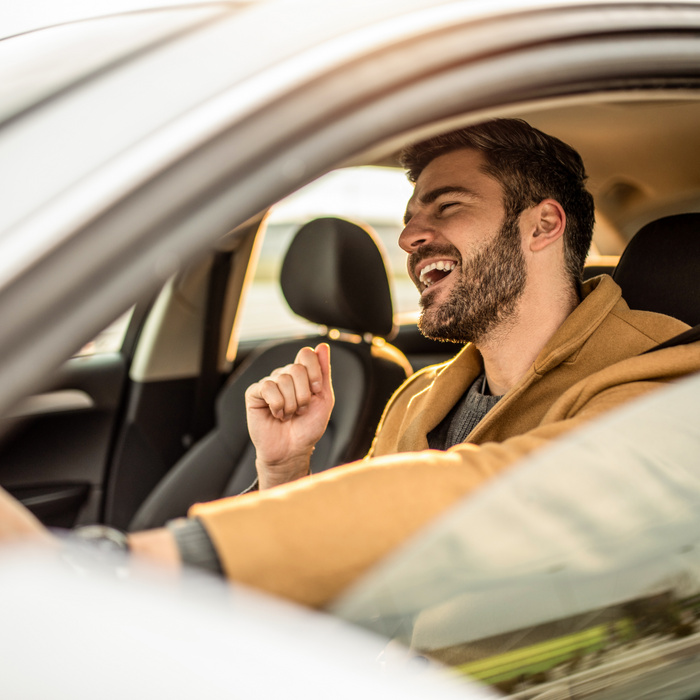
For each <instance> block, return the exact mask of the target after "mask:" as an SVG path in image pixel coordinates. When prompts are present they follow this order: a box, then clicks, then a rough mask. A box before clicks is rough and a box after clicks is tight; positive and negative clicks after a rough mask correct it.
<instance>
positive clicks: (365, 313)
mask: <svg viewBox="0 0 700 700" xmlns="http://www.w3.org/2000/svg"><path fill="white" fill-rule="evenodd" d="M281 284H282V293H283V294H284V296H285V298H286V300H287V303H288V304H289V306H290V307H291V309H292V311H294V313H296V314H298V315H299V316H302V317H303V318H306V319H308V320H309V321H312V322H313V323H319V324H321V325H324V326H328V327H329V328H337V329H341V330H345V331H351V332H352V333H357V334H360V335H364V334H365V333H371V334H372V335H376V336H380V337H387V336H389V335H390V334H391V332H392V331H393V328H394V319H393V309H392V305H391V291H390V289H389V280H388V278H387V272H386V265H385V264H384V257H383V255H382V253H381V250H380V249H379V247H378V244H377V240H376V238H375V234H374V233H373V232H372V231H371V230H369V229H366V228H363V227H362V226H358V225H357V224H353V223H350V222H349V221H345V220H343V219H336V218H332V217H328V218H323V219H315V220H314V221H310V222H309V223H308V224H305V225H304V226H302V227H301V228H300V229H299V231H298V232H297V234H296V236H295V237H294V240H293V241H292V243H291V245H290V247H289V250H288V251H287V255H286V256H285V258H284V263H283V265H282V275H281Z"/></svg>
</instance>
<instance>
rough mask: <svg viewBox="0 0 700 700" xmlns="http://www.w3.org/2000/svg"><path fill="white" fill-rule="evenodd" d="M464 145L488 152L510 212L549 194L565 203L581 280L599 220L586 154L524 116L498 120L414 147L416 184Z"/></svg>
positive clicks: (568, 237) (568, 249)
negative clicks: (437, 161)
mask: <svg viewBox="0 0 700 700" xmlns="http://www.w3.org/2000/svg"><path fill="white" fill-rule="evenodd" d="M462 148H472V149H475V150H477V151H480V152H481V153H483V154H484V157H485V159H486V167H485V168H484V171H485V172H486V173H487V174H489V175H491V176H492V177H493V178H495V179H496V180H498V181H499V182H500V183H501V186H502V187H503V192H504V206H505V209H506V217H510V216H518V215H519V214H520V213H521V212H523V211H524V210H525V209H527V208H528V207H531V206H535V205H537V204H539V203H540V202H541V201H542V200H544V199H548V198H552V199H555V200H556V201H557V202H559V204H561V206H562V207H563V209H564V211H565V212H566V230H565V232H564V261H565V264H566V270H567V273H568V274H569V276H570V277H571V279H572V280H573V281H574V284H575V285H578V284H579V283H580V281H581V278H582V275H583V264H584V262H585V260H586V256H587V255H588V249H589V247H590V245H591V238H592V236H593V222H594V205H593V197H592V196H591V194H590V193H589V192H588V190H587V189H586V186H585V183H586V179H587V177H588V176H587V175H586V171H585V168H584V166H583V161H582V160H581V156H580V155H579V154H578V153H577V152H576V151H575V150H574V149H573V148H571V146H568V145H567V144H565V143H564V142H563V141H560V140H559V139H557V138H555V137H554V136H549V135H547V134H544V133H542V132H541V131H538V130H537V129H535V128H534V127H532V126H530V125H529V124H528V123H527V122H524V121H522V120H521V119H494V120H492V121H488V122H484V123H483V124H477V125H475V126H470V127H467V128H465V129H459V130H457V131H452V132H450V133H447V134H442V135H440V136H435V137H433V138H431V139H427V140H426V141H422V142H421V143H417V144H414V145H412V146H408V147H407V148H406V149H404V151H403V152H402V153H401V156H400V162H401V165H402V166H403V167H404V168H406V171H407V175H408V179H409V180H410V181H411V182H414V183H415V182H416V180H417V179H418V176H419V175H420V174H421V173H422V172H423V169H424V168H425V167H426V166H427V165H428V163H430V162H431V161H432V160H434V159H435V158H437V157H438V156H441V155H444V154H446V153H449V152H451V151H456V150H458V149H462Z"/></svg>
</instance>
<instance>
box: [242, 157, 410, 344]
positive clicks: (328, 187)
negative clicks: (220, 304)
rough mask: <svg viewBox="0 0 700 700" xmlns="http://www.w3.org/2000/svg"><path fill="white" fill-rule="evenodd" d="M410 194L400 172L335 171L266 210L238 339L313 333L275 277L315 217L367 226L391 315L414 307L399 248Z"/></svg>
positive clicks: (378, 170)
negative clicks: (380, 255) (383, 265)
mask: <svg viewBox="0 0 700 700" xmlns="http://www.w3.org/2000/svg"><path fill="white" fill-rule="evenodd" d="M412 192H413V186H412V185H411V184H410V183H409V182H408V180H407V179H406V176H405V174H404V172H403V171H402V170H399V169H397V168H380V167H361V168H346V169H343V170H337V171H334V172H332V173H329V174H328V175H326V176H324V177H322V178H320V179H319V180H316V181H315V182H313V183H311V184H310V185H308V186H307V187H304V188H303V189H301V190H299V191H298V192H296V193H295V194H293V195H292V196H290V197H288V198H287V199H285V200H283V201H281V202H280V203H279V204H277V205H276V206H275V207H274V208H273V209H272V212H271V214H270V218H269V220H268V227H267V233H266V234H265V240H264V242H263V246H262V250H261V253H260V259H259V261H258V267H257V271H256V274H255V278H254V280H253V284H252V286H251V289H250V291H249V293H248V297H247V299H246V303H245V308H244V311H243V316H242V319H241V327H240V328H241V335H240V339H241V340H244V341H245V340H257V339H263V338H272V337H283V336H287V335H292V334H294V333H304V332H314V331H315V330H316V326H315V325H313V324H311V323H308V322H307V321H305V320H304V319H301V318H299V317H298V316H295V315H294V313H293V312H292V311H291V309H290V308H289V307H288V306H287V303H286V301H285V300H284V297H283V296H282V291H281V289H280V284H279V279H280V270H281V267H282V261H283V260H284V255H285V253H286V251H287V248H288V247H289V244H290V242H291V240H292V237H293V236H294V234H295V233H296V231H297V230H298V229H299V227H300V226H302V225H303V224H305V223H306V222H307V221H311V220H312V219H315V218H317V217H319V216H339V217H342V218H346V219H350V220H352V221H355V222H357V223H360V224H367V225H369V226H371V227H372V228H373V229H374V231H375V232H376V233H377V234H378V236H379V238H380V240H381V242H382V243H383V247H384V252H385V253H386V260H387V264H388V267H389V270H388V272H389V275H390V279H391V281H392V296H393V300H394V311H395V313H403V312H407V311H414V310H417V309H418V293H417V291H416V288H415V287H414V285H413V283H412V282H411V280H410V279H409V277H408V275H407V273H406V254H405V253H404V252H403V251H402V250H401V249H400V248H399V246H398V237H399V234H400V233H401V230H402V228H403V224H402V220H403V215H404V211H405V209H406V203H407V202H408V199H409V197H410V196H411V194H412Z"/></svg>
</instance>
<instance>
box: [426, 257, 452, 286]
mask: <svg viewBox="0 0 700 700" xmlns="http://www.w3.org/2000/svg"><path fill="white" fill-rule="evenodd" d="M456 266H457V263H455V262H454V261H452V260H438V261H437V262H434V263H430V265H426V266H425V267H424V268H423V269H422V270H421V271H420V281H421V283H422V284H424V285H425V286H426V287H429V286H430V285H431V284H432V282H430V281H428V280H426V279H425V276H426V275H427V274H428V273H429V272H432V271H433V270H443V271H444V270H446V271H447V272H452V270H454V269H455V267H456Z"/></svg>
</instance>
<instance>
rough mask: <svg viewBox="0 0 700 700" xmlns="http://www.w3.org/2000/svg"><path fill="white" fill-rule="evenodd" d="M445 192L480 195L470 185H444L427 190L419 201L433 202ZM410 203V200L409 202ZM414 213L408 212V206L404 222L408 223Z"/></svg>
mask: <svg viewBox="0 0 700 700" xmlns="http://www.w3.org/2000/svg"><path fill="white" fill-rule="evenodd" d="M444 194H461V195H468V196H469V197H476V196H478V195H477V194H476V192H474V190H471V189H469V188H468V187H462V186H460V185H444V186H443V187H436V188H435V189H434V190H430V191H429V192H426V193H425V194H424V195H422V196H421V197H419V198H418V201H419V202H420V203H421V204H432V203H433V202H434V201H435V200H436V199H438V198H439V197H442V195H444ZM409 204H410V202H409ZM411 216H412V214H409V213H408V208H407V209H406V213H405V214H404V216H403V223H404V225H406V224H407V223H408V222H409V220H410V219H411Z"/></svg>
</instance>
